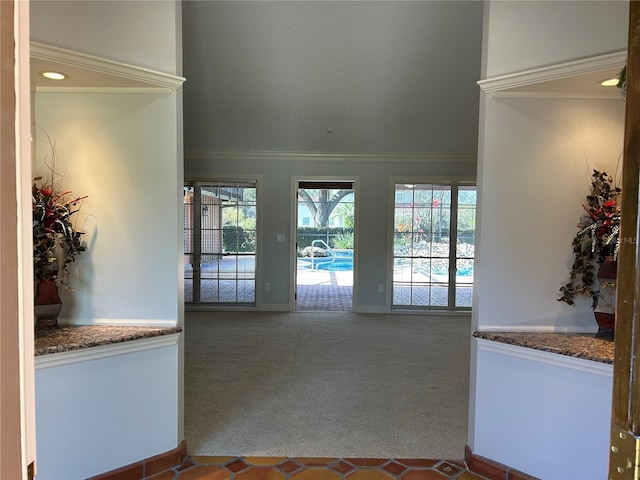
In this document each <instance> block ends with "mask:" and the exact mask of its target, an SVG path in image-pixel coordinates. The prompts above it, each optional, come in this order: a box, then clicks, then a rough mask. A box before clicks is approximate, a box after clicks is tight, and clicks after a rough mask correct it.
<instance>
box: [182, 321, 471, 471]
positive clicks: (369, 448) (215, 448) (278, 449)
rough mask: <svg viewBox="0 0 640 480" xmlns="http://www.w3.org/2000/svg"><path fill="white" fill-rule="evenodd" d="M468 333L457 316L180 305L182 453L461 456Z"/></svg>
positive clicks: (464, 322)
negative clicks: (190, 308) (182, 333)
mask: <svg viewBox="0 0 640 480" xmlns="http://www.w3.org/2000/svg"><path fill="white" fill-rule="evenodd" d="M470 336H471V330H470V320H469V319H468V318H459V317H433V316H417V315H416V316H414V315H373V314H371V315H364V314H354V313H349V312H344V313H343V312H339V313H338V312H335V313H334V312H296V313H259V312H251V313H239V312H188V313H187V319H186V324H185V430H186V432H185V434H186V439H187V445H188V449H189V452H188V453H189V454H190V455H232V456H285V457H294V456H302V457H338V458H341V457H384V458H450V459H460V458H463V456H464V446H465V444H466V442H467V436H466V432H467V411H468V388H469V344H470Z"/></svg>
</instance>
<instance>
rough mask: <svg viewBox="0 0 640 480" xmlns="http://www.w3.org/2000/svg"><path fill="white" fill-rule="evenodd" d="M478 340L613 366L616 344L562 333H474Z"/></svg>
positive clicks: (592, 336)
mask: <svg viewBox="0 0 640 480" xmlns="http://www.w3.org/2000/svg"><path fill="white" fill-rule="evenodd" d="M473 336H474V337H476V338H483V339H485V340H492V341H494V342H501V343H508V344H510V345H516V346H519V347H526V348H533V349H535V350H542V351H544V352H551V353H557V354H560V355H568V356H570V357H576V358H584V359H585V360H592V361H594V362H600V363H609V364H613V356H614V347H615V343H614V342H612V341H611V340H606V339H601V338H596V337H595V334H587V333H560V332H474V334H473Z"/></svg>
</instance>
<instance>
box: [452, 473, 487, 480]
mask: <svg viewBox="0 0 640 480" xmlns="http://www.w3.org/2000/svg"><path fill="white" fill-rule="evenodd" d="M456 480H484V477H479V476H478V475H476V474H475V473H471V472H462V473H461V474H460V475H458V476H457V477H456Z"/></svg>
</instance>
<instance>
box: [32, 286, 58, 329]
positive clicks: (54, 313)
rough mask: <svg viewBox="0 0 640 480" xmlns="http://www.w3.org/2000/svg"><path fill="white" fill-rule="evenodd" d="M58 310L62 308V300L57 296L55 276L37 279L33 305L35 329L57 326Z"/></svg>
mask: <svg viewBox="0 0 640 480" xmlns="http://www.w3.org/2000/svg"><path fill="white" fill-rule="evenodd" d="M60 310H62V300H60V297H59V296H58V286H57V285H56V281H55V278H54V279H51V280H44V279H42V278H41V279H38V283H37V285H36V299H35V306H34V315H35V318H36V325H35V327H36V329H37V330H40V329H49V328H58V315H60Z"/></svg>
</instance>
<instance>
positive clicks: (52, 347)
mask: <svg viewBox="0 0 640 480" xmlns="http://www.w3.org/2000/svg"><path fill="white" fill-rule="evenodd" d="M181 331H182V327H152V326H122V325H78V326H61V327H59V328H53V329H49V330H39V331H37V332H36V335H35V349H34V350H35V352H34V353H35V356H38V355H46V354H49V353H59V352H68V351H71V350H80V349H82V348H90V347H97V346H101V345H110V344H113V343H122V342H128V341H131V340H140V339H142V338H151V337H158V336H161V335H170V334H172V333H179V332H181Z"/></svg>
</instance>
